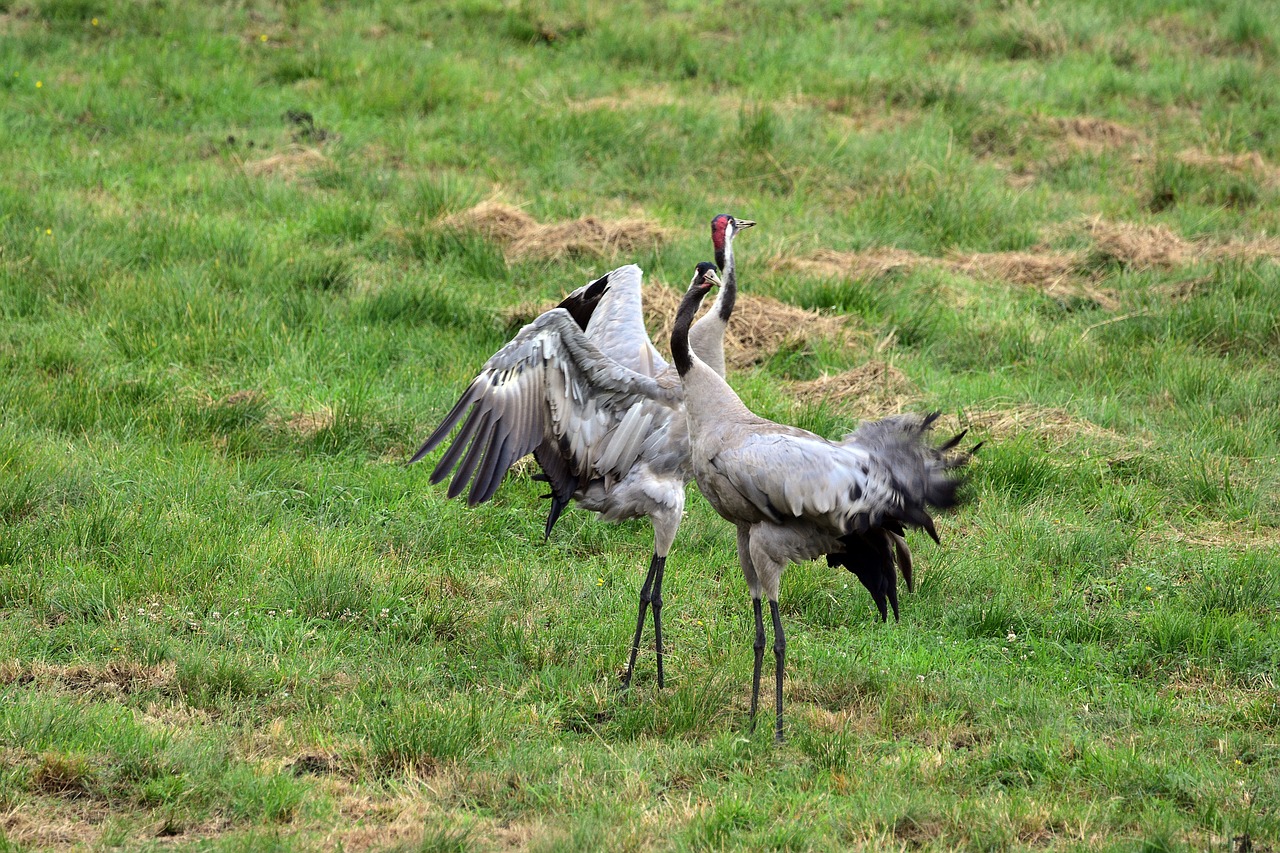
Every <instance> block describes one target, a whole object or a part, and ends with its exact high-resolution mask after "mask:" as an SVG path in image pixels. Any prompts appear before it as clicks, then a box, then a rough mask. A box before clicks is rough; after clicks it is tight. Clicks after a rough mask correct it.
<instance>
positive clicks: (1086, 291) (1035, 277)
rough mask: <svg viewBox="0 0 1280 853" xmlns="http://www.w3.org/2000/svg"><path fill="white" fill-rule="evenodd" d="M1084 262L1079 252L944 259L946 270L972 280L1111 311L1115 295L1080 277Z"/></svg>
mask: <svg viewBox="0 0 1280 853" xmlns="http://www.w3.org/2000/svg"><path fill="white" fill-rule="evenodd" d="M1083 261H1084V258H1083V257H1082V256H1081V255H1080V254H1079V253H1078V252H1047V251H1046V252H977V253H974V254H969V255H962V254H956V255H951V256H949V257H948V258H947V259H946V265H947V267H948V268H949V269H951V270H953V271H955V272H960V273H964V274H965V275H969V276H972V277H974V278H981V279H988V280H992V281H1007V282H1010V283H1012V284H1020V285H1023V286H1025V287H1034V288H1036V289H1038V290H1040V291H1041V292H1043V293H1044V294H1045V295H1046V296H1049V297H1052V298H1054V299H1081V298H1083V299H1087V300H1089V301H1091V302H1093V303H1094V304H1095V305H1098V306H1099V307H1101V308H1105V309H1106V310H1108V311H1114V310H1115V309H1117V308H1119V307H1120V300H1119V298H1118V297H1117V296H1116V293H1115V291H1113V290H1105V289H1102V288H1098V287H1094V286H1093V285H1092V284H1091V283H1089V282H1088V281H1086V280H1084V279H1082V278H1081V277H1080V273H1081V268H1082V264H1083Z"/></svg>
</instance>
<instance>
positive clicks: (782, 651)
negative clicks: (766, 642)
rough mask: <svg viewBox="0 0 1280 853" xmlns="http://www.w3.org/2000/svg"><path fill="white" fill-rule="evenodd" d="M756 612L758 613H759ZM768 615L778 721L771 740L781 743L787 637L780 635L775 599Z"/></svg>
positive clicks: (780, 623)
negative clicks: (770, 618) (771, 637)
mask: <svg viewBox="0 0 1280 853" xmlns="http://www.w3.org/2000/svg"><path fill="white" fill-rule="evenodd" d="M758 600H759V599H757V601H758ZM756 612H757V613H759V611H756ZM769 615H770V616H772V617H773V662H774V669H775V673H774V675H775V677H776V678H777V688H776V691H775V696H774V701H775V703H776V704H777V707H778V721H777V723H776V725H775V728H774V730H773V739H774V740H775V741H777V742H778V743H782V670H783V668H784V661H785V658H786V656H787V637H786V635H785V634H783V633H782V617H781V616H780V615H779V614H778V599H777V598H770V599H769Z"/></svg>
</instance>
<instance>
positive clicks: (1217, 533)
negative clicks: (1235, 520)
mask: <svg viewBox="0 0 1280 853" xmlns="http://www.w3.org/2000/svg"><path fill="white" fill-rule="evenodd" d="M1166 535H1167V536H1168V538H1169V539H1170V540H1172V541H1174V542H1180V543H1188V544H1191V545H1203V546H1206V547H1210V548H1230V549H1233V550H1240V551H1252V550H1254V549H1257V548H1280V527H1247V526H1245V525H1243V524H1232V523H1230V522H1219V523H1212V524H1201V525H1197V526H1195V527H1189V528H1187V529H1185V530H1180V529H1176V528H1169V529H1168V530H1167V531H1166Z"/></svg>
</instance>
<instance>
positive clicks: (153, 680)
mask: <svg viewBox="0 0 1280 853" xmlns="http://www.w3.org/2000/svg"><path fill="white" fill-rule="evenodd" d="M176 672H177V670H176V668H175V667H174V665H173V664H172V663H165V664H158V665H155V666H147V665H145V664H141V663H137V662H136V661H127V660H115V661H107V662H105V663H95V664H50V663H45V662H43V661H29V662H27V663H22V662H20V661H16V660H12V661H4V662H0V685H8V684H30V683H34V684H37V685H39V686H41V687H61V688H62V689H64V690H69V691H71V692H74V693H88V694H99V693H107V694H115V693H125V694H129V693H139V692H142V691H145V690H159V691H168V690H169V689H171V688H172V686H173V684H174V679H175V677H176Z"/></svg>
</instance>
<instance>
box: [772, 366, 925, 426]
mask: <svg viewBox="0 0 1280 853" xmlns="http://www.w3.org/2000/svg"><path fill="white" fill-rule="evenodd" d="M791 395H792V396H793V397H795V399H796V400H798V401H800V402H803V403H828V404H831V405H834V406H835V407H837V408H838V409H839V410H840V411H842V412H848V413H850V414H852V415H855V416H856V417H859V418H865V417H883V416H884V415H887V414H891V413H893V412H899V411H902V409H903V408H904V407H905V406H906V405H907V404H908V403H910V402H911V401H913V400H915V399H916V397H917V391H916V386H915V383H913V382H912V381H911V380H910V379H909V378H908V377H907V375H906V374H905V373H903V372H902V371H901V370H899V369H898V368H896V367H894V366H893V365H892V364H889V363H887V362H883V361H869V362H867V363H866V364H863V365H859V366H858V367H855V368H853V369H851V370H846V371H844V372H843V373H835V374H826V375H823V376H819V377H818V378H817V379H810V380H809V381H807V382H797V383H796V384H795V385H793V386H791Z"/></svg>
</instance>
